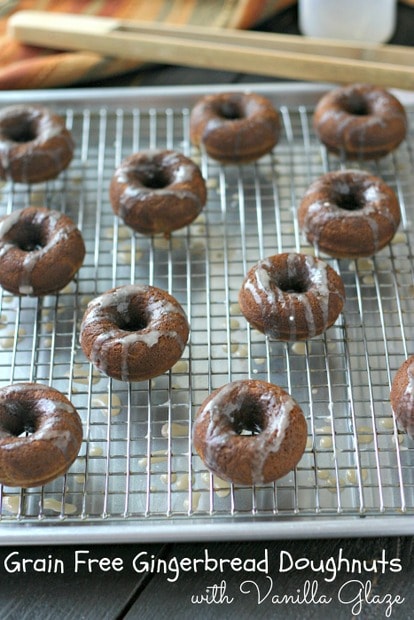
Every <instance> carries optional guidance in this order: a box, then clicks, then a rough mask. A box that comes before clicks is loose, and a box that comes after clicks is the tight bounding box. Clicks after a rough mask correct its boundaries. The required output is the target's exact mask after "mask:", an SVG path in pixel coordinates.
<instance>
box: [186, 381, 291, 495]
mask: <svg viewBox="0 0 414 620" xmlns="http://www.w3.org/2000/svg"><path fill="white" fill-rule="evenodd" d="M237 389H238V390H239V391H238V392H237V393H236V390H237ZM248 394H249V387H248V385H247V384H246V385H243V384H242V382H237V381H236V382H234V383H229V384H228V385H226V386H224V387H223V388H222V389H221V390H220V391H219V392H218V393H217V394H216V395H215V396H214V397H213V398H212V399H211V401H210V402H209V403H208V405H207V407H206V408H205V409H204V411H203V413H202V417H201V419H196V421H195V425H194V429H195V432H197V431H196V429H197V425H198V423H199V422H201V421H202V419H204V418H205V417H207V418H208V420H209V423H208V427H207V432H206V452H205V462H206V465H207V467H208V468H209V469H211V470H212V471H213V472H216V473H217V474H218V475H220V467H219V464H218V461H219V455H220V451H221V449H222V448H223V447H224V446H228V444H229V443H230V442H231V440H232V438H234V437H236V436H238V433H237V432H236V431H235V430H234V429H233V428H232V425H233V424H234V421H235V419H236V417H237V413H238V411H240V409H241V408H242V406H243V403H244V402H245V399H246V397H247V396H248ZM260 402H261V404H262V406H263V409H264V410H268V411H269V412H271V413H270V414H269V416H267V419H266V426H265V428H264V429H262V430H261V432H259V433H258V434H257V435H252V436H251V437H246V441H254V443H255V450H254V458H253V459H252V462H251V475H252V480H253V483H255V484H260V483H262V482H263V469H264V466H265V463H266V460H267V458H268V456H269V454H271V453H276V452H278V451H279V450H280V446H281V444H282V442H283V439H284V437H285V432H286V429H287V428H288V426H289V424H290V412H291V411H292V409H293V408H294V407H295V401H294V400H293V398H291V397H290V396H289V395H288V394H286V395H285V397H282V398H281V399H277V398H276V396H275V395H274V394H273V393H270V392H269V393H264V394H262V395H261V396H260ZM223 419H225V420H227V422H229V424H226V425H225V426H226V428H225V429H224V428H223Z"/></svg>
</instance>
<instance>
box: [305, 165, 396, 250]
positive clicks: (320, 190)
mask: <svg viewBox="0 0 414 620" xmlns="http://www.w3.org/2000/svg"><path fill="white" fill-rule="evenodd" d="M298 221H299V226H300V227H301V229H302V231H303V232H304V234H305V236H306V238H307V239H308V241H309V242H310V243H312V244H313V245H314V246H315V247H317V248H318V249H319V250H320V252H325V253H326V254H329V255H330V256H336V257H338V258H358V257H362V256H372V255H373V254H375V253H376V252H378V251H379V250H381V249H382V248H383V247H385V246H386V245H387V244H388V243H389V242H390V241H391V239H392V238H393V236H394V234H395V233H396V231H397V228H398V226H399V224H400V221H401V212H400V206H399V203H398V199H397V197H396V195H395V193H394V191H393V190H392V189H391V187H389V186H388V185H387V184H386V183H385V182H384V181H383V180H382V179H380V178H379V177H377V176H375V175H372V174H369V173H368V172H365V171H363V170H338V171H334V172H328V173H327V174H324V175H323V176H321V177H319V179H316V180H315V181H314V182H313V183H311V185H310V187H309V188H308V190H307V191H306V192H305V195H304V196H303V198H302V201H301V204H300V206H299V210H298Z"/></svg>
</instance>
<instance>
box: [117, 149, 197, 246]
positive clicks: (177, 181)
mask: <svg viewBox="0 0 414 620" xmlns="http://www.w3.org/2000/svg"><path fill="white" fill-rule="evenodd" d="M109 195H110V200H111V204H112V209H113V211H114V213H116V215H118V216H119V217H120V218H121V219H122V220H123V221H124V222H125V224H126V225H127V226H130V227H131V228H132V229H133V230H135V231H136V232H139V233H142V234H143V235H155V234H157V233H164V234H165V235H168V234H169V233H171V232H172V231H173V230H178V229H179V228H183V227H184V226H187V225H188V224H191V222H192V221H193V220H194V219H195V218H196V217H197V215H198V214H199V213H200V212H201V210H202V209H203V207H204V205H205V204H206V199H207V189H206V184H205V181H204V179H203V177H202V175H201V172H200V169H199V168H198V166H197V165H196V164H195V163H194V162H193V161H192V160H191V159H189V158H188V157H185V155H182V154H181V153H178V152H177V151H171V150H149V151H141V152H139V153H135V154H133V155H131V156H130V157H127V158H126V159H124V161H123V162H122V163H121V165H120V166H119V167H118V168H117V170H116V171H115V173H114V175H113V177H112V180H111V184H110V189H109Z"/></svg>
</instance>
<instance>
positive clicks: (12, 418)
mask: <svg viewBox="0 0 414 620" xmlns="http://www.w3.org/2000/svg"><path fill="white" fill-rule="evenodd" d="M24 433H26V434H24ZM81 443H82V422H81V419H80V417H79V415H78V413H77V411H76V409H75V407H74V406H73V405H72V403H71V402H70V401H69V400H68V399H67V398H66V397H65V396H64V395H63V394H61V392H59V391H58V390H56V389H54V388H51V387H48V386H46V385H42V384H39V383H16V384H14V385H8V386H6V387H3V388H1V389H0V482H1V483H2V484H5V485H7V486H11V487H23V488H28V487H37V486H42V485H44V484H47V483H48V482H50V481H52V480H54V479H55V478H57V477H58V476H61V475H63V474H64V473H66V471H67V470H68V469H69V467H70V466H71V465H72V463H73V462H74V460H75V459H76V457H77V456H78V453H79V450H80V447H81Z"/></svg>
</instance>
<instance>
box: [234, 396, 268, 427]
mask: <svg viewBox="0 0 414 620" xmlns="http://www.w3.org/2000/svg"><path fill="white" fill-rule="evenodd" d="M264 427H265V416H264V413H263V409H262V407H261V406H260V403H258V402H257V400H255V399H254V398H251V397H250V398H246V399H245V400H244V401H243V403H242V405H241V407H240V408H239V409H238V410H237V411H236V413H235V415H234V419H233V420H232V428H233V430H234V431H235V432H236V433H237V435H248V436H249V435H258V434H259V433H262V432H263V430H264Z"/></svg>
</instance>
